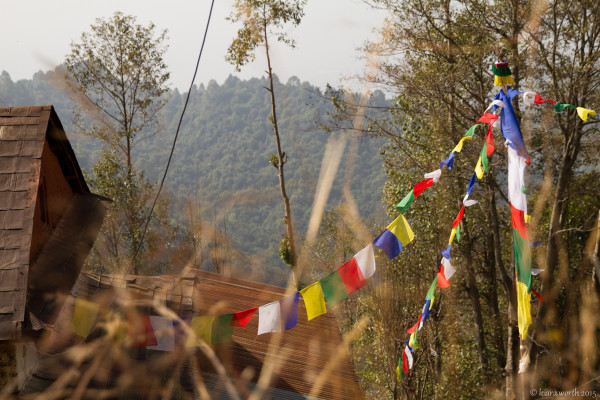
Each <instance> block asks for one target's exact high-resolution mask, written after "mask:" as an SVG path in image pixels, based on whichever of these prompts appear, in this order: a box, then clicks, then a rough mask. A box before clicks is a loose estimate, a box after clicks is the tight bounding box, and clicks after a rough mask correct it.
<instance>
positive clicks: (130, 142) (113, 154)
mask: <svg viewBox="0 0 600 400" xmlns="http://www.w3.org/2000/svg"><path fill="white" fill-rule="evenodd" d="M165 39H166V31H162V32H157V31H156V27H155V25H154V24H152V23H150V24H149V25H148V26H143V25H140V24H138V23H136V19H135V17H133V16H130V15H125V14H123V13H121V12H116V13H115V14H114V15H113V16H112V17H110V18H107V19H102V18H99V19H97V20H96V23H95V24H93V25H92V26H91V27H90V31H89V32H84V33H83V34H82V35H81V38H80V41H79V42H74V43H72V44H71V52H70V53H69V54H68V55H67V57H66V66H67V71H68V74H67V82H68V84H69V85H70V86H71V88H72V89H73V90H72V92H73V94H74V96H73V97H74V98H75V100H76V102H75V107H76V112H75V115H74V123H75V126H76V128H77V129H78V130H79V131H80V133H82V134H84V135H88V136H92V137H94V138H97V139H100V140H101V141H102V144H103V147H104V148H105V151H104V152H103V153H102V156H101V157H100V159H99V160H98V163H97V164H96V166H95V167H94V169H93V170H92V171H91V174H90V176H89V180H90V183H91V185H92V189H93V190H95V191H96V192H98V193H100V194H103V195H106V196H108V197H110V198H111V199H113V200H114V203H113V206H112V208H111V210H110V211H109V214H108V215H107V218H106V220H105V221H106V223H105V224H104V226H103V228H102V231H101V232H100V235H99V240H98V241H97V242H96V246H95V247H94V249H93V251H92V255H93V256H94V257H92V259H91V260H90V263H91V266H92V268H94V269H97V270H108V271H111V272H113V271H116V270H119V269H122V268H126V267H127V266H129V265H133V272H134V273H136V274H138V273H141V272H150V271H152V270H162V269H164V265H159V264H163V263H162V262H160V261H158V260H154V261H157V262H153V261H152V260H151V258H152V257H153V256H157V255H158V254H159V253H162V252H163V250H164V249H165V243H166V244H168V243H169V242H170V240H171V239H173V237H174V231H173V230H172V229H169V223H168V218H167V213H166V211H167V210H166V208H167V207H168V203H167V202H166V200H165V201H163V202H162V204H161V206H160V207H159V208H160V210H157V212H156V213H155V214H154V215H153V216H152V224H150V227H149V230H150V232H149V234H147V235H146V240H145V241H144V242H143V243H142V241H141V240H142V237H143V234H142V231H141V230H142V227H143V225H144V221H145V220H146V219H147V218H150V215H149V212H150V207H149V204H148V203H149V200H151V198H152V190H153V185H152V184H151V183H150V182H149V181H148V180H147V179H146V178H145V177H144V174H143V172H140V171H137V170H136V168H135V161H134V159H133V149H134V148H135V145H136V144H137V143H139V142H140V141H141V140H143V139H145V138H147V137H149V136H150V135H154V134H156V133H157V132H158V127H159V120H158V112H159V111H160V110H161V109H162V108H163V106H164V105H165V104H166V102H167V98H166V94H167V92H168V79H169V72H168V71H167V66H166V64H165V62H164V60H163V55H164V53H165V51H166V48H167V46H166V44H165ZM165 229H166V231H165ZM159 235H160V236H163V242H162V244H161V242H160V241H159V240H157V239H158V236H159ZM167 246H168V245H167ZM152 265H154V266H155V267H156V268H154V267H152Z"/></svg>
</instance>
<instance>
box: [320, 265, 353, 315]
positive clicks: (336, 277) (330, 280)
mask: <svg viewBox="0 0 600 400" xmlns="http://www.w3.org/2000/svg"><path fill="white" fill-rule="evenodd" d="M319 282H320V284H321V289H323V296H325V300H326V301H327V304H329V307H335V306H336V305H337V304H338V303H339V302H340V301H342V300H345V299H347V298H348V293H347V292H346V287H345V286H344V281H342V277H341V276H340V274H339V273H338V272H337V271H333V272H332V273H331V274H329V275H327V276H326V277H325V278H323V279H321V280H320V281H319Z"/></svg>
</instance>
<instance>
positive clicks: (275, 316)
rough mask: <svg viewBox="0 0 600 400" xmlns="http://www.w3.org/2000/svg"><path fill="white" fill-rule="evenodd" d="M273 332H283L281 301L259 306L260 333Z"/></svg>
mask: <svg viewBox="0 0 600 400" xmlns="http://www.w3.org/2000/svg"><path fill="white" fill-rule="evenodd" d="M307 312H308V307H307ZM309 320H310V318H309ZM273 332H281V303H279V301H274V302H271V303H269V304H265V305H264V306H260V307H258V335H262V334H264V333H273Z"/></svg>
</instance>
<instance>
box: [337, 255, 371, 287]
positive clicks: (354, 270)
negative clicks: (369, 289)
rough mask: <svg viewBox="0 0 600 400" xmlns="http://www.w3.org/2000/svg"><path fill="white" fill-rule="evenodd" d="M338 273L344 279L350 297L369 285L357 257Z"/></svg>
mask: <svg viewBox="0 0 600 400" xmlns="http://www.w3.org/2000/svg"><path fill="white" fill-rule="evenodd" d="M337 272H338V273H339V274H340V277H341V278H342V282H343V283H344V287H345V288H346V293H348V295H351V294H352V293H354V292H356V291H357V290H358V289H360V288H361V287H363V286H365V285H366V284H367V281H366V280H365V278H364V276H363V274H362V272H361V270H360V267H359V266H358V262H357V261H356V258H355V257H352V259H351V260H350V261H348V262H347V263H346V264H344V265H342V266H341V267H340V268H338V270H337Z"/></svg>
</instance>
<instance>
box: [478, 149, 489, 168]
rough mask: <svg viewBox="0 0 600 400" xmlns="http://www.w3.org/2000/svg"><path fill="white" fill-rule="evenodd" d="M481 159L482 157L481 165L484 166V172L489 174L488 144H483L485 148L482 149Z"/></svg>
mask: <svg viewBox="0 0 600 400" xmlns="http://www.w3.org/2000/svg"><path fill="white" fill-rule="evenodd" d="M479 157H481V165H483V171H484V172H485V173H486V174H487V173H488V157H487V143H484V144H483V148H482V149H481V153H479Z"/></svg>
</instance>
